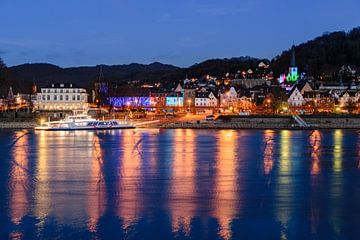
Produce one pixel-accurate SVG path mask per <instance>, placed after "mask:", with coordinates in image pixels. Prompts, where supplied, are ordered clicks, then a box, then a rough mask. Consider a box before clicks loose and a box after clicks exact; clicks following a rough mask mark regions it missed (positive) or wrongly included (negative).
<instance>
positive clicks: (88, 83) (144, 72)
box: [8, 62, 179, 92]
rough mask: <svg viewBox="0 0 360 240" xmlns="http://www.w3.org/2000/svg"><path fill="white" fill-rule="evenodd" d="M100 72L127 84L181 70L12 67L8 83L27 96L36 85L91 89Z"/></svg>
mask: <svg viewBox="0 0 360 240" xmlns="http://www.w3.org/2000/svg"><path fill="white" fill-rule="evenodd" d="M100 69H101V71H102V72H103V75H104V76H106V79H107V80H109V81H120V82H125V83H126V82H128V81H135V80H139V79H140V80H143V81H150V79H151V80H158V79H159V78H161V77H163V76H165V75H166V74H168V73H171V72H172V71H175V70H178V69H179V68H178V67H175V66H172V65H167V64H161V63H156V62H155V63H152V64H149V65H144V64H136V63H133V64H129V65H112V66H108V65H98V66H93V67H72V68H61V67H59V66H56V65H51V64H46V63H36V64H23V65H18V66H14V67H10V68H9V69H8V70H9V72H10V76H9V80H10V82H11V84H12V86H13V88H14V90H15V91H22V92H28V91H30V89H31V86H32V84H33V83H36V84H37V85H39V86H44V85H47V84H49V83H52V82H64V83H68V82H71V83H76V84H78V85H80V86H82V87H86V88H91V87H92V85H93V83H94V81H96V80H97V79H98V78H99V75H100Z"/></svg>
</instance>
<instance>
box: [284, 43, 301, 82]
mask: <svg viewBox="0 0 360 240" xmlns="http://www.w3.org/2000/svg"><path fill="white" fill-rule="evenodd" d="M299 78H300V75H299V73H298V68H297V66H296V60H295V46H294V45H293V46H292V48H291V63H290V67H289V73H288V75H287V77H286V80H287V82H288V83H295V82H297V81H298V80H299Z"/></svg>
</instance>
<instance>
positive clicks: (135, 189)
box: [117, 131, 142, 228]
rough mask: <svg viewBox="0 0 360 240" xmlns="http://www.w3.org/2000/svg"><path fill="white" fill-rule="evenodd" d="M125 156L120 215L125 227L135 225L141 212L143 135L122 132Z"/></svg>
mask: <svg viewBox="0 0 360 240" xmlns="http://www.w3.org/2000/svg"><path fill="white" fill-rule="evenodd" d="M122 133H123V135H122V146H121V147H122V148H123V154H122V156H121V159H120V165H121V166H120V170H121V172H120V177H119V178H120V179H119V204H118V211H117V212H118V215H119V217H120V218H122V219H123V221H124V227H125V228H127V227H129V226H130V225H131V224H132V223H134V222H135V221H136V220H137V219H138V217H139V214H140V212H141V194H140V191H141V190H140V183H139V181H140V179H141V169H140V167H141V158H142V155H141V154H142V153H141V135H140V136H136V135H135V134H134V132H133V131H123V132H122Z"/></svg>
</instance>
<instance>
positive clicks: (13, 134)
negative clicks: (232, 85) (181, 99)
mask: <svg viewBox="0 0 360 240" xmlns="http://www.w3.org/2000/svg"><path fill="white" fill-rule="evenodd" d="M359 143H360V132H359V131H355V130H324V131H318V130H315V131H289V130H279V131H273V130H264V131H263V130H187V129H174V130H158V129H143V130H137V129H136V130H116V131H115V130H114V131H98V132H85V131H84V132H81V131H79V132H77V131H75V132H33V131H27V130H1V131H0V196H1V198H0V239H8V238H10V239H310V238H313V239H338V238H341V239H358V237H359V236H360V228H359V226H360V205H359V206H358V203H359V202H360V144H359Z"/></svg>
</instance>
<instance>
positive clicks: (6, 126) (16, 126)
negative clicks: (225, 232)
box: [0, 121, 37, 129]
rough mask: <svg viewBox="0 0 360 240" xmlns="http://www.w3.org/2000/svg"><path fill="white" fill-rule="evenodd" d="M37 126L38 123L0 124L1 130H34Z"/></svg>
mask: <svg viewBox="0 0 360 240" xmlns="http://www.w3.org/2000/svg"><path fill="white" fill-rule="evenodd" d="M36 126H37V123H36V122H33V121H27V122H0V129H33V128H34V127H36Z"/></svg>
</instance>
